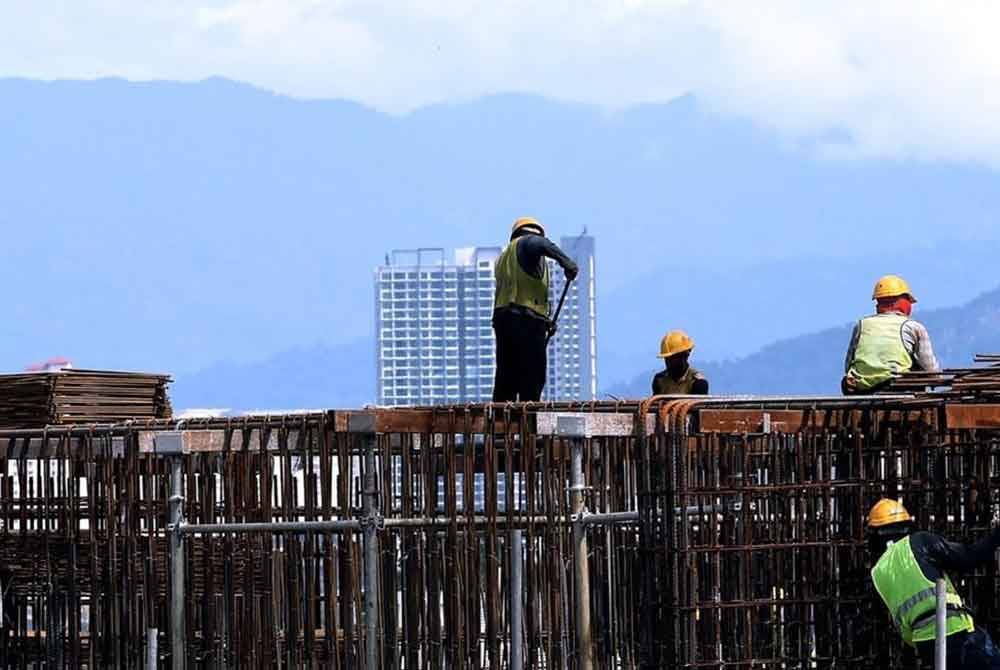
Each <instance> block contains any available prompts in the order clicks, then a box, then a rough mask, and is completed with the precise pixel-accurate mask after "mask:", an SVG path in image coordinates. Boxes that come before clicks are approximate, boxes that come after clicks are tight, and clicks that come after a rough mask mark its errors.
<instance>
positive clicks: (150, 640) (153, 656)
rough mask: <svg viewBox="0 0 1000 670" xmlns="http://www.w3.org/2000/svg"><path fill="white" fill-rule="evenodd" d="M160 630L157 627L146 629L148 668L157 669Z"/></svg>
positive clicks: (147, 669)
mask: <svg viewBox="0 0 1000 670" xmlns="http://www.w3.org/2000/svg"><path fill="white" fill-rule="evenodd" d="M159 632H160V631H159V630H157V629H156V628H147V629H146V670H156V666H157V657H158V656H159V654H158V653H157V652H158V650H157V648H156V645H157V635H158V634H159Z"/></svg>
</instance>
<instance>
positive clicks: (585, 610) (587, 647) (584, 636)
mask: <svg viewBox="0 0 1000 670" xmlns="http://www.w3.org/2000/svg"><path fill="white" fill-rule="evenodd" d="M570 478H571V479H570V482H571V485H570V489H569V502H570V512H571V513H572V515H573V568H574V569H573V576H574V582H575V586H576V593H575V596H576V599H575V600H576V650H577V657H578V659H579V664H578V665H577V667H578V668H580V670H593V667H594V657H593V646H592V644H591V630H590V570H589V566H588V563H587V555H588V553H589V550H588V547H587V527H586V523H585V521H584V506H583V492H584V490H585V489H586V485H585V483H584V481H583V440H582V439H579V438H577V439H574V440H573V447H572V451H571V453H570Z"/></svg>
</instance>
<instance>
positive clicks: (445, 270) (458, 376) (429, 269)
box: [375, 235, 597, 405]
mask: <svg viewBox="0 0 1000 670" xmlns="http://www.w3.org/2000/svg"><path fill="white" fill-rule="evenodd" d="M560 244H561V246H562V248H563V249H564V250H565V251H566V253H567V254H569V255H570V256H572V257H573V258H574V259H575V260H576V261H577V263H578V264H579V265H580V275H579V277H578V278H577V281H575V282H574V283H573V285H572V287H571V289H570V292H569V293H568V294H567V297H566V303H565V305H564V307H563V312H562V315H561V316H560V318H559V331H558V334H557V336H556V337H555V338H554V339H553V342H552V343H551V344H550V346H549V370H548V382H547V384H546V388H545V394H544V398H545V399H546V400H590V399H593V398H594V397H596V394H597V320H596V309H595V300H594V295H595V293H594V290H595V285H594V239H593V238H592V237H589V236H587V235H581V236H579V237H568V238H563V239H562V240H561V242H560ZM500 251H501V249H500V248H499V247H468V248H463V249H458V250H456V251H455V255H454V258H453V260H452V261H451V262H449V261H448V259H447V258H446V254H445V251H444V249H414V250H397V251H393V252H392V254H391V255H390V256H388V257H387V258H386V264H385V265H382V266H380V267H378V268H377V269H376V270H375V329H376V348H377V349H376V375H377V379H376V382H377V389H378V402H379V404H381V405H437V404H452V403H463V402H485V401H488V400H490V398H491V396H492V393H493V375H494V372H495V358H494V356H495V350H494V346H495V345H494V340H493V328H492V325H491V323H490V318H491V316H492V314H493V291H494V279H493V267H494V264H495V262H496V259H497V257H498V256H499V255H500ZM552 278H553V281H552V286H551V296H550V298H551V303H552V309H553V310H554V309H555V307H556V304H557V302H558V300H559V295H560V293H561V291H562V287H563V274H562V271H561V270H560V269H559V268H558V267H554V268H553V271H552Z"/></svg>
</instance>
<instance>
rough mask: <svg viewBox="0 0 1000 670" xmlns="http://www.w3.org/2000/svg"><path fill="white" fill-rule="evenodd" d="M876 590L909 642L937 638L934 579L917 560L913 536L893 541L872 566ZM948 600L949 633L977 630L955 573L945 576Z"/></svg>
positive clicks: (897, 626)
mask: <svg viewBox="0 0 1000 670" xmlns="http://www.w3.org/2000/svg"><path fill="white" fill-rule="evenodd" d="M872 581H873V582H874V583H875V590H876V591H878V594H879V596H881V597H882V601H883V602H884V603H885V605H886V607H888V608H889V613H890V614H892V621H893V623H894V624H895V626H896V628H897V629H898V630H899V634H900V635H902V636H903V640H904V641H905V642H907V643H908V644H911V645H912V644H914V643H916V642H927V641H929V640H933V639H934V631H935V619H934V615H935V609H936V608H937V598H936V596H935V595H934V582H932V581H931V580H929V579H927V577H925V576H924V573H923V571H922V570H921V569H920V566H919V565H918V564H917V557H916V556H914V555H913V549H911V548H910V538H909V536H907V537H905V538H903V539H902V540H900V541H899V542H893V543H892V544H890V545H889V548H888V549H886V550H885V553H884V554H882V557H881V558H879V559H878V563H876V564H875V567H874V568H872ZM945 583H946V584H947V601H948V618H947V622H948V631H947V634H948V635H951V634H953V633H958V632H962V631H970V632H971V631H973V630H975V625H974V624H973V621H972V617H971V616H970V615H969V613H968V610H967V609H965V606H964V605H963V604H962V597H961V596H960V595H958V592H957V591H956V590H955V586H954V584H952V583H951V577H948V576H947V575H946V576H945Z"/></svg>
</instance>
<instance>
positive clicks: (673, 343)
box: [658, 330, 694, 358]
mask: <svg viewBox="0 0 1000 670" xmlns="http://www.w3.org/2000/svg"><path fill="white" fill-rule="evenodd" d="M692 349H694V340H692V339H691V338H690V337H688V334H687V333H685V332H684V331H683V330H671V331H670V332H669V333H667V334H666V335H664V336H663V339H662V340H660V353H659V354H658V355H659V357H660V358H670V357H671V356H675V355H677V354H683V353H684V352H685V351H691V350H692Z"/></svg>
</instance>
